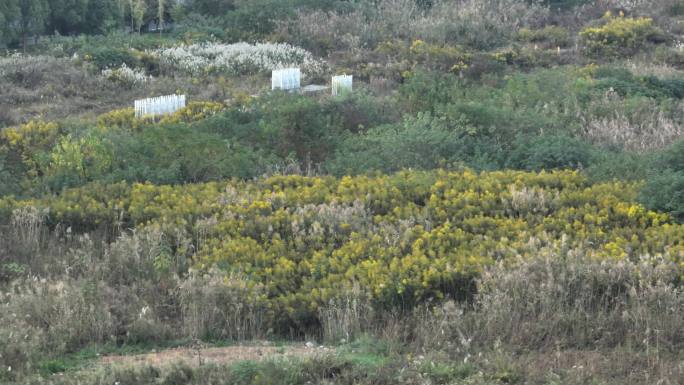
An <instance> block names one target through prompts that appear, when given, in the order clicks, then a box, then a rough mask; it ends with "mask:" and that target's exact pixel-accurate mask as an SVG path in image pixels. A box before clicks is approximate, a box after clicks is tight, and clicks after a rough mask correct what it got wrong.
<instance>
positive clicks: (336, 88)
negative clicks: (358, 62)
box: [332, 75, 354, 96]
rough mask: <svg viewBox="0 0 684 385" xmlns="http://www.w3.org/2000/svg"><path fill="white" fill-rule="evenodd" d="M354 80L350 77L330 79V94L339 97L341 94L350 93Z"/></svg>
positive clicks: (340, 76) (343, 76)
mask: <svg viewBox="0 0 684 385" xmlns="http://www.w3.org/2000/svg"><path fill="white" fill-rule="evenodd" d="M353 81H354V79H353V76H352V75H339V76H333V77H332V94H333V96H336V95H339V94H340V93H341V92H351V91H352V83H353Z"/></svg>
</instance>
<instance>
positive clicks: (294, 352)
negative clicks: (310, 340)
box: [100, 343, 328, 367]
mask: <svg viewBox="0 0 684 385" xmlns="http://www.w3.org/2000/svg"><path fill="white" fill-rule="evenodd" d="M327 351H328V349H326V348H315V347H307V346H305V345H288V346H283V347H276V346H273V345H269V344H266V343H265V344H260V345H253V346H252V345H250V346H245V345H237V346H226V347H199V348H198V347H181V348H175V349H168V350H162V351H159V352H151V353H146V354H135V355H108V356H103V357H102V358H101V359H100V362H101V363H102V364H104V365H111V364H132V365H153V366H157V367H159V366H165V365H169V364H173V363H178V362H183V363H186V364H188V365H191V366H197V365H200V364H206V363H214V364H230V363H232V362H236V361H244V360H253V361H260V360H263V359H266V358H271V357H306V356H311V355H314V354H322V353H325V352H327Z"/></svg>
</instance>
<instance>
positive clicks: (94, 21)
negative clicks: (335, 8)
mask: <svg viewBox="0 0 684 385" xmlns="http://www.w3.org/2000/svg"><path fill="white" fill-rule="evenodd" d="M333 3H346V2H340V1H337V0H325V1H311V0H287V1H275V0H258V1H244V0H235V1H233V0H180V1H179V0H3V1H2V3H1V4H0V47H1V46H9V47H19V46H24V48H25V47H26V45H27V44H28V42H29V41H30V39H31V38H33V37H35V36H40V35H55V34H60V35H80V34H104V33H108V32H112V31H114V30H122V29H127V30H129V31H134V32H141V31H144V30H145V29H146V27H145V26H146V25H147V24H148V23H150V22H154V23H155V26H156V25H159V22H160V20H161V22H162V23H166V24H168V23H169V22H172V21H174V20H176V19H185V18H187V19H188V20H189V23H191V24H192V23H193V22H196V21H197V20H198V19H200V20H203V19H204V18H206V17H216V16H219V19H222V20H223V21H218V20H214V22H212V23H211V24H212V25H219V26H220V29H219V30H218V31H217V32H218V33H219V34H224V31H225V30H226V29H245V28H246V29H247V30H248V31H250V32H254V34H256V35H259V36H264V35H265V34H267V33H269V32H270V31H272V30H273V28H274V26H275V23H274V20H275V19H277V18H279V17H287V15H293V14H294V11H295V10H296V9H298V8H301V7H306V8H313V9H316V8H329V7H330V6H331V5H332V4H333ZM200 24H205V25H206V22H205V21H200Z"/></svg>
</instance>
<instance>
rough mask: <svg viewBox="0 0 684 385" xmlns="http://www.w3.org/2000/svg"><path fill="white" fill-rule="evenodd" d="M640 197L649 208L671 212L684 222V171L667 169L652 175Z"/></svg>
mask: <svg viewBox="0 0 684 385" xmlns="http://www.w3.org/2000/svg"><path fill="white" fill-rule="evenodd" d="M639 199H640V201H641V202H642V203H643V204H644V205H645V206H646V207H648V208H649V209H651V210H658V211H663V212H667V213H670V214H671V215H672V216H673V217H675V218H676V219H677V221H679V222H684V171H673V170H666V171H664V172H661V173H659V174H656V175H655V176H652V177H651V178H649V179H648V181H647V182H646V185H645V186H644V188H643V189H642V190H641V194H640V197H639Z"/></svg>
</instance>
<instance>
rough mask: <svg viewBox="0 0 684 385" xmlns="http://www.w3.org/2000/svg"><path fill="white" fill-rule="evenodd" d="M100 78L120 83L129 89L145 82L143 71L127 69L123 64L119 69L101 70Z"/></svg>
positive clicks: (145, 77)
mask: <svg viewBox="0 0 684 385" xmlns="http://www.w3.org/2000/svg"><path fill="white" fill-rule="evenodd" d="M102 76H103V77H104V78H105V79H107V80H109V81H112V82H116V83H120V84H123V85H124V86H127V87H131V88H132V87H137V86H140V85H142V84H144V83H145V82H147V76H146V75H145V71H143V70H141V69H137V68H129V67H128V66H127V65H126V63H123V64H122V65H121V67H119V68H114V69H111V68H106V69H104V70H102Z"/></svg>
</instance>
